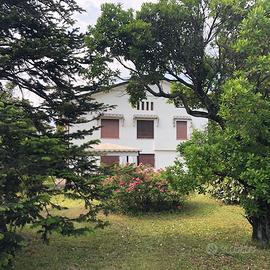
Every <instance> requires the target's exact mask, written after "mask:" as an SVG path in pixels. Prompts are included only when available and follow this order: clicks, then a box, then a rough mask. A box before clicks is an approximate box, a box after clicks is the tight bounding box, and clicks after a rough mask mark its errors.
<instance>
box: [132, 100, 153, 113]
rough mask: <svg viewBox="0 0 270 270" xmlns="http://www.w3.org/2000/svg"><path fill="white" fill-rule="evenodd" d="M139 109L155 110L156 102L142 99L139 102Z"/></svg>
mask: <svg viewBox="0 0 270 270" xmlns="http://www.w3.org/2000/svg"><path fill="white" fill-rule="evenodd" d="M136 107H137V110H138V111H139V110H142V111H153V110H154V102H152V101H151V102H149V101H145V102H144V101H141V102H138V103H137V106H136Z"/></svg>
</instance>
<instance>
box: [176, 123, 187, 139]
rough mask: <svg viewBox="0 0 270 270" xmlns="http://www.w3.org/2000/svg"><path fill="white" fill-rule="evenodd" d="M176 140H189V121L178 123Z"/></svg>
mask: <svg viewBox="0 0 270 270" xmlns="http://www.w3.org/2000/svg"><path fill="white" fill-rule="evenodd" d="M176 139H177V140H187V121H176Z"/></svg>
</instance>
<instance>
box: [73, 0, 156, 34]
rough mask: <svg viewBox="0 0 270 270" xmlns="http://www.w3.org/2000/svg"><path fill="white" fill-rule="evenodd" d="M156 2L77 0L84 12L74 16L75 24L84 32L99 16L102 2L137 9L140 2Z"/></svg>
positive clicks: (154, 0) (140, 0)
mask: <svg viewBox="0 0 270 270" xmlns="http://www.w3.org/2000/svg"><path fill="white" fill-rule="evenodd" d="M146 2H157V1H156V0H77V3H78V4H79V6H80V7H82V8H83V9H85V10H86V12H84V13H82V14H79V15H77V16H76V19H77V26H78V27H80V28H81V30H82V31H83V32H84V31H86V29H87V26H88V25H94V24H95V22H96V20H97V18H98V17H99V16H100V14H101V11H100V7H101V5H102V4H104V3H115V4H117V3H120V4H122V5H123V7H124V8H125V9H128V8H133V9H135V10H138V9H139V8H140V7H141V5H142V3H146Z"/></svg>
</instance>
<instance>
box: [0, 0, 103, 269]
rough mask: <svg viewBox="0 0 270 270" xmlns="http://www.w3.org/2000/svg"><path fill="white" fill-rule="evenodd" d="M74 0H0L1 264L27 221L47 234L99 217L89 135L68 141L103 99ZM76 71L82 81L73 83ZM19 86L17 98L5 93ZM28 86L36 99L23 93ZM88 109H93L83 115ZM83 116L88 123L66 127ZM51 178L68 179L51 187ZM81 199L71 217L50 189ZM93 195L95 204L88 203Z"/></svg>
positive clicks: (100, 193) (100, 110)
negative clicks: (77, 22) (58, 212)
mask: <svg viewBox="0 0 270 270" xmlns="http://www.w3.org/2000/svg"><path fill="white" fill-rule="evenodd" d="M81 11H82V10H81V9H80V8H79V7H78V6H77V4H76V2H75V1H73V0H63V1H55V0H38V1H36V0H35V1H34V0H22V1H17V0H3V1H0V268H1V269H2V268H3V269H7V268H8V267H9V266H10V263H11V261H12V257H13V255H14V254H15V251H16V249H17V248H18V247H20V245H21V243H22V242H21V240H22V239H21V237H20V236H19V235H18V234H17V233H16V232H17V229H18V228H21V227H23V226H25V225H26V224H33V225H35V226H38V227H39V233H40V234H41V235H42V238H43V240H44V241H47V240H48V234H49V233H51V232H52V231H58V232H60V233H61V234H63V235H70V234H73V233H75V234H76V233H81V232H83V231H84V230H87V228H84V229H78V228H76V226H75V225H74V222H76V221H89V222H90V221H91V222H95V223H96V225H104V222H102V221H101V220H98V219H97V217H96V215H97V213H98V212H99V211H100V210H101V209H105V208H104V203H102V198H103V197H104V196H105V195H106V194H105V192H104V191H103V189H102V188H101V185H100V184H99V177H100V175H99V172H98V170H97V167H96V165H95V160H94V158H93V157H91V156H90V155H89V152H88V151H87V149H88V148H89V147H90V146H91V144H93V143H96V142H94V141H90V142H87V143H85V144H81V145H80V146H78V145H75V144H74V140H75V139H76V140H79V139H82V138H84V137H85V136H86V135H91V134H92V132H93V131H94V130H95V129H97V128H96V127H93V128H91V125H90V124H91V123H90V122H91V121H92V120H93V119H95V117H98V115H99V114H100V113H103V112H104V110H106V109H108V107H107V106H106V105H104V104H99V103H97V102H95V101H94V100H93V99H92V98H91V94H92V93H93V92H95V91H98V90H99V89H100V87H102V86H105V85H106V84H107V83H108V76H106V77H104V76H103V77H102V78H98V77H97V76H94V75H93V76H92V74H90V73H87V71H86V69H85V67H86V66H87V65H88V64H89V63H90V61H89V60H86V59H85V52H84V47H83V35H82V34H80V33H79V32H78V29H76V28H74V21H73V19H72V16H73V13H74V12H81ZM82 75H85V76H87V79H88V80H87V84H82V83H80V82H81V81H82ZM11 90H14V91H15V92H16V93H18V92H21V98H17V99H16V98H14V97H13V96H11V95H10V94H9V93H10V91H11ZM30 92H31V93H32V94H34V95H35V96H36V97H39V98H40V99H41V102H40V103H39V104H38V105H34V104H32V103H30V102H29V101H28V100H26V99H25V98H24V95H25V94H26V93H30ZM87 114H90V115H92V116H93V117H92V118H91V117H90V119H89V117H86V115H87ZM80 123H89V128H88V129H87V130H79V131H78V130H74V129H70V127H72V126H74V125H76V124H80ZM55 178H64V179H65V180H66V181H67V182H68V183H69V185H68V186H66V187H65V188H64V189H58V188H57V187H56V186H55V184H54V179H55ZM57 195H63V196H64V197H67V198H73V199H82V200H83V201H84V202H85V208H86V211H85V213H84V214H81V215H80V216H78V217H76V218H73V219H70V218H68V217H65V216H61V215H54V214H53V212H52V210H53V209H58V210H61V209H62V207H61V205H59V204H58V203H56V202H55V200H54V197H55V196H57ZM94 200H99V201H100V204H96V203H93V201H94Z"/></svg>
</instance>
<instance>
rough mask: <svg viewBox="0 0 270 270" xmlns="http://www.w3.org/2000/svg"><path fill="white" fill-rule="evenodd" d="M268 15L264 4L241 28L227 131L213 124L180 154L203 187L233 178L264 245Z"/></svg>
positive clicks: (227, 101) (269, 183)
mask: <svg viewBox="0 0 270 270" xmlns="http://www.w3.org/2000/svg"><path fill="white" fill-rule="evenodd" d="M269 10H270V4H269V2H268V1H260V2H259V4H258V5H257V6H256V7H254V8H253V9H252V10H251V12H250V14H249V15H248V17H247V18H246V19H245V20H244V21H243V23H242V25H241V31H240V35H239V39H238V40H237V42H236V43H235V45H234V48H235V50H236V51H238V52H239V53H241V54H242V55H243V59H244V63H245V65H244V66H243V68H242V69H241V70H239V71H238V72H237V73H235V76H234V77H233V78H231V79H230V80H228V81H227V82H226V83H225V84H224V85H223V90H224V92H223V94H222V96H221V106H220V107H221V109H220V115H221V116H222V118H223V119H224V120H225V122H226V126H225V128H224V129H223V130H222V129H220V128H219V127H218V126H215V125H212V126H211V127H210V128H209V130H208V134H197V135H196V136H195V137H194V138H193V140H192V141H191V142H188V143H187V144H186V145H184V146H182V147H181V149H180V150H181V152H182V153H183V154H184V155H185V158H186V161H187V165H188V167H189V169H190V170H189V172H190V174H191V175H192V176H193V177H194V178H196V179H197V180H198V183H203V182H206V181H207V182H209V181H210V182H211V181H215V179H217V178H221V179H223V178H224V177H229V178H231V179H234V180H235V181H236V182H238V183H239V185H241V186H242V188H243V191H242V193H241V194H239V196H240V203H241V204H242V206H243V207H244V209H245V211H246V217H247V219H248V221H249V222H250V224H251V225H252V228H253V233H252V238H253V239H254V240H258V241H259V242H261V243H263V244H268V243H269V241H270V203H269V202H270V197H269V196H270V179H269V175H270V167H269V164H270V163H269V161H270V141H269V138H270V137H269V135H270V133H269V131H270V121H269V116H270V100H269V83H270V80H269V71H270V70H269V67H270V65H269V64H270V62H269V53H270V48H269V27H270V19H269V16H268V14H269ZM195 157H196V158H195Z"/></svg>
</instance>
